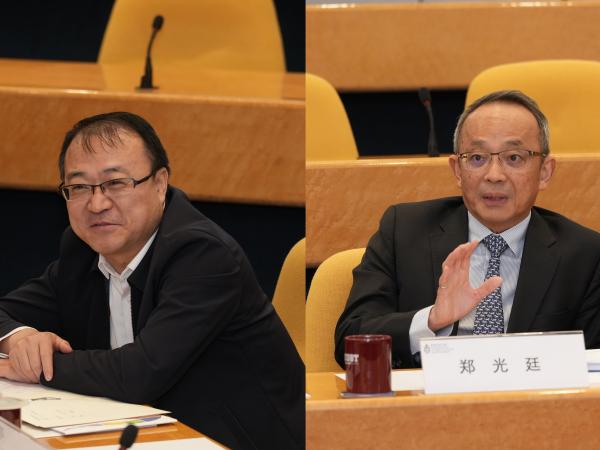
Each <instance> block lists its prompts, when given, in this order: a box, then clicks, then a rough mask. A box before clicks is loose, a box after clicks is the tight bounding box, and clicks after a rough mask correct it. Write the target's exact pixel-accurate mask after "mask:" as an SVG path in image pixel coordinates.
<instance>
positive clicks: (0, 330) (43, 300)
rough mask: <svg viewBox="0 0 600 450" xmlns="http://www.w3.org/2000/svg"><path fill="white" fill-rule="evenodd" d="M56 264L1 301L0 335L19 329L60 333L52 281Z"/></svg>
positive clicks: (54, 278) (53, 281) (54, 276)
mask: <svg viewBox="0 0 600 450" xmlns="http://www.w3.org/2000/svg"><path fill="white" fill-rule="evenodd" d="M57 270H58V261H55V262H53V263H52V264H50V265H49V266H48V268H47V269H46V270H45V272H44V273H43V274H42V275H41V276H40V277H39V278H34V279H32V280H29V281H27V282H26V283H25V284H23V286H21V287H19V288H17V289H15V290H14V291H11V292H9V293H8V294H6V295H5V296H3V297H1V298H0V336H5V335H6V334H8V333H10V332H11V331H12V330H14V329H15V328H18V327H21V326H29V327H34V328H36V329H38V330H43V331H52V332H54V333H56V334H58V335H60V334H61V330H60V319H59V314H58V305H57V300H56V289H55V280H56V273H57Z"/></svg>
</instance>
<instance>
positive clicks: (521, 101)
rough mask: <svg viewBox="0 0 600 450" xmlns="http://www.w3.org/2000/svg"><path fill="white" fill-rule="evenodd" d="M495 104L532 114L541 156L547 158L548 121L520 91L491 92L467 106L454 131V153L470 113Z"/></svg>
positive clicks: (456, 150)
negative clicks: (523, 109) (511, 106)
mask: <svg viewBox="0 0 600 450" xmlns="http://www.w3.org/2000/svg"><path fill="white" fill-rule="evenodd" d="M495 102H503V103H513V104H516V105H521V106H523V107H524V108H525V109H527V110H528V111H529V112H530V113H531V114H533V117H535V121H536V122H537V124H538V130H539V141H540V148H541V149H542V156H548V154H550V128H549V127H548V119H546V116H545V115H544V113H543V112H542V111H541V109H540V107H539V106H538V104H537V103H536V102H535V100H534V99H532V98H531V97H528V96H527V95H525V94H523V93H522V92H521V91H496V92H492V93H491V94H488V95H485V96H483V97H481V98H479V99H477V100H475V101H474V102H473V103H471V104H470V105H469V106H467V108H466V109H465V110H464V111H463V113H462V114H461V115H460V117H459V118H458V123H457V124H456V130H454V142H453V143H454V153H456V154H458V150H459V149H458V144H459V142H458V141H459V138H460V133H461V132H462V128H463V125H464V124H465V120H467V117H469V115H471V113H472V112H473V111H475V110H476V109H477V108H479V107H480V106H483V105H486V104H488V103H495Z"/></svg>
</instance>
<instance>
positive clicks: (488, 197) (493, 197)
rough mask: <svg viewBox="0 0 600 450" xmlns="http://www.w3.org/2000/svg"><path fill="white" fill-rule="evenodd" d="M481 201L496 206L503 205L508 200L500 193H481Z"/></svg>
mask: <svg viewBox="0 0 600 450" xmlns="http://www.w3.org/2000/svg"><path fill="white" fill-rule="evenodd" d="M482 198H483V201H484V203H485V204H486V205H489V206H497V205H503V204H504V203H506V201H507V200H508V196H507V195H505V194H500V193H492V194H483V195H482Z"/></svg>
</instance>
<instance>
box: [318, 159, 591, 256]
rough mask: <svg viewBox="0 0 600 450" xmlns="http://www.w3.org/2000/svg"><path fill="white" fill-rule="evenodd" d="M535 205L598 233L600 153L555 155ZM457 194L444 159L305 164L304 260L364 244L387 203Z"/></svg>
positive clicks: (369, 160) (376, 225) (446, 160)
mask: <svg viewBox="0 0 600 450" xmlns="http://www.w3.org/2000/svg"><path fill="white" fill-rule="evenodd" d="M554 156H555V157H556V160H557V167H556V171H555V173H554V177H553V179H552V181H551V183H550V187H549V188H548V189H547V190H546V191H542V192H540V194H539V196H538V201H537V205H538V206H541V207H542V208H548V209H551V210H553V211H556V212H558V213H560V214H563V215H565V216H567V217H568V218H569V219H571V220H574V221H576V222H578V223H580V224H582V225H585V226H587V227H590V228H593V229H595V230H597V231H600V202H599V201H598V198H600V179H599V178H598V174H599V173H600V154H594V153H586V154H584V153H581V154H577V153H572V154H556V155H554ZM451 195H460V190H459V189H458V187H457V186H456V180H455V179H454V176H453V175H452V173H451V172H450V168H449V167H448V158H447V157H440V158H427V157H420V156H417V157H406V158H398V159H383V158H382V159H368V160H358V161H321V162H308V163H307V165H306V262H307V266H308V267H316V266H318V265H319V264H320V263H321V262H323V261H324V260H325V259H326V258H328V257H329V256H331V255H333V254H335V253H337V252H340V251H342V250H347V249H350V248H358V247H365V246H366V245H367V242H368V240H369V238H370V237H371V235H372V234H373V233H374V232H375V231H376V230H377V227H378V226H379V220H380V219H381V216H382V215H383V212H384V211H385V210H386V208H387V207H388V206H390V205H393V204H396V203H402V202H413V201H420V200H427V199H433V198H439V197H447V196H451Z"/></svg>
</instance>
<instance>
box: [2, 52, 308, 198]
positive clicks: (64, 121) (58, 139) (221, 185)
mask: <svg viewBox="0 0 600 450" xmlns="http://www.w3.org/2000/svg"><path fill="white" fill-rule="evenodd" d="M139 72H140V68H139V67H135V66H132V65H127V64H122V65H104V66H102V65H99V64H90V63H66V62H49V61H23V60H12V59H0V135H1V136H2V139H0V167H2V171H1V172H0V187H10V188H19V189H40V190H53V189H56V186H57V185H58V183H59V178H58V171H57V169H56V167H57V157H58V153H59V151H60V146H61V144H62V140H63V137H64V134H65V133H66V131H67V130H68V129H70V128H71V126H72V125H73V124H74V123H75V122H76V121H78V120H80V119H82V118H83V117H86V116H89V115H93V114H98V113H102V112H108V111H131V112H134V113H137V114H140V115H141V116H143V117H144V118H146V119H147V120H148V121H149V122H150V123H151V124H152V125H153V126H154V128H155V129H156V131H157V133H158V135H159V136H160V138H161V140H162V142H163V144H164V146H165V148H166V149H167V152H168V154H169V158H170V162H171V168H172V170H173V176H172V179H171V182H172V184H174V185H176V186H178V187H180V188H182V189H183V190H184V191H186V192H187V194H188V195H189V196H190V197H192V198H193V199H195V200H209V201H226V202H227V201H231V202H237V203H255V204H273V205H287V206H301V205H303V204H304V76H303V75H302V74H290V73H274V72H273V73H270V72H229V71H206V72H202V73H198V72H197V71H194V72H191V71H187V69H186V66H185V64H178V65H174V66H171V67H156V68H155V84H156V85H157V86H159V87H160V89H158V90H155V91H146V92H139V91H136V90H135V88H134V87H135V86H137V85H138V84H139V75H140V73H139Z"/></svg>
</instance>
